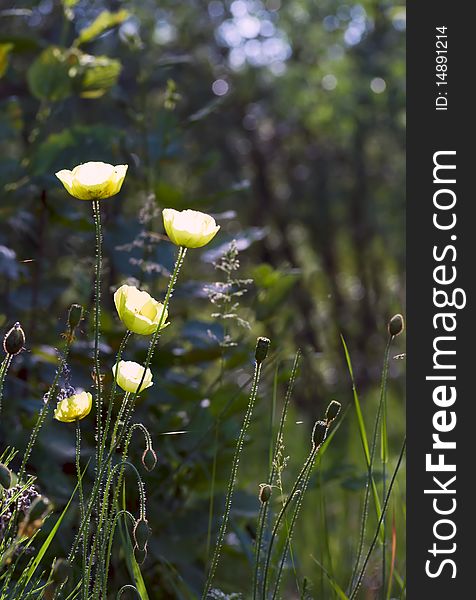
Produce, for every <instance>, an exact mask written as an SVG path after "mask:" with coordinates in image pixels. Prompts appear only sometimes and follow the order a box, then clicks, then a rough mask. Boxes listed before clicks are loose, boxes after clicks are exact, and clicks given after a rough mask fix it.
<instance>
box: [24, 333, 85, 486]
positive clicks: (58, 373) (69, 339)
mask: <svg viewBox="0 0 476 600" xmlns="http://www.w3.org/2000/svg"><path fill="white" fill-rule="evenodd" d="M73 340H74V337H73V336H69V335H67V336H66V343H65V349H64V352H63V356H62V357H61V358H60V364H59V365H58V368H57V369H56V373H55V376H54V379H53V382H52V384H51V386H50V389H49V390H48V393H47V395H46V398H45V399H44V404H43V406H42V407H41V410H40V413H39V415H38V418H37V420H36V423H35V427H34V428H33V431H32V432H31V434H30V439H29V440H28V444H27V447H26V450H25V453H24V454H23V459H22V462H21V466H20V470H19V471H18V481H21V480H22V478H23V476H24V475H25V469H26V465H27V462H28V460H29V459H30V456H31V452H32V450H33V446H34V444H35V442H36V438H37V437H38V433H39V431H40V429H41V427H42V426H43V423H44V422H45V419H46V415H47V414H48V411H49V404H50V401H51V399H52V398H53V396H54V394H55V393H56V388H57V387H58V381H59V378H60V377H61V374H62V373H63V370H64V367H65V366H66V361H67V360H68V355H69V351H70V349H71V345H72V343H73Z"/></svg>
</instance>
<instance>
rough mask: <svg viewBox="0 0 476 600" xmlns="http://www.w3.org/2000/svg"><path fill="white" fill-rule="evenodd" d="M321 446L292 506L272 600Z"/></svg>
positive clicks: (273, 597) (275, 593)
mask: <svg viewBox="0 0 476 600" xmlns="http://www.w3.org/2000/svg"><path fill="white" fill-rule="evenodd" d="M321 446H322V444H321V445H320V446H319V448H317V451H316V453H315V456H314V460H313V461H311V464H310V465H309V467H308V469H307V472H306V473H305V474H304V476H303V483H302V486H301V492H300V494H299V496H298V498H297V500H296V504H295V505H294V510H293V514H292V517H291V523H290V525H289V528H288V531H287V535H286V542H285V545H284V549H283V553H282V555H281V561H280V563H279V567H278V573H277V575H276V584H275V588H274V592H273V595H272V600H275V599H276V596H277V594H278V591H279V585H280V583H281V574H282V572H283V567H284V563H285V561H286V556H287V553H288V549H289V547H290V545H291V540H292V536H293V533H294V526H295V525H296V521H297V518H298V515H299V512H300V510H301V506H302V502H303V499H304V495H305V493H306V490H307V488H308V486H309V481H310V480H311V475H312V471H313V468H314V464H315V462H316V458H317V454H318V452H319V449H320V448H321Z"/></svg>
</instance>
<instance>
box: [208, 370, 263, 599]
mask: <svg viewBox="0 0 476 600" xmlns="http://www.w3.org/2000/svg"><path fill="white" fill-rule="evenodd" d="M261 365H262V362H259V363H258V362H255V370H254V375H253V383H252V386H251V394H250V399H249V402H248V407H247V409H246V413H245V417H244V419H243V425H242V427H241V430H240V434H239V436H238V440H237V443H236V448H235V454H234V456H233V462H232V466H231V475H230V479H229V481H228V488H227V492H226V498H225V509H224V513H223V517H222V522H221V525H220V530H219V532H218V537H217V541H216V545H215V550H214V552H213V557H212V562H211V565H210V569H209V571H208V575H207V579H206V581H205V587H204V589H203V594H202V600H206V598H207V597H208V593H209V591H210V588H211V585H212V582H213V578H214V576H215V572H216V569H217V566H218V562H219V560H220V553H221V549H222V546H223V541H224V539H225V534H226V529H227V526H228V519H229V517H230V510H231V504H232V500H233V491H234V489H235V483H236V476H237V473H238V466H239V463H240V457H241V452H242V450H243V444H244V441H245V436H246V432H247V430H248V427H249V424H250V422H251V417H252V414H253V408H254V405H255V401H256V396H257V395H258V386H259V380H260V376H261Z"/></svg>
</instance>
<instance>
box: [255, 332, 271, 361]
mask: <svg viewBox="0 0 476 600" xmlns="http://www.w3.org/2000/svg"><path fill="white" fill-rule="evenodd" d="M270 343H271V341H270V340H269V339H268V338H266V337H259V338H258V339H257V340H256V350H255V359H256V362H257V363H258V364H260V363H262V362H263V361H264V360H265V358H266V357H267V356H268V349H269V345H270Z"/></svg>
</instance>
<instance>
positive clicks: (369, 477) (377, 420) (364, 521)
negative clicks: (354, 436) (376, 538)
mask: <svg viewBox="0 0 476 600" xmlns="http://www.w3.org/2000/svg"><path fill="white" fill-rule="evenodd" d="M392 339H393V338H392V337H390V338H389V340H388V342H387V345H386V348H385V354H384V367H383V371H382V381H383V379H384V374H385V373H386V366H385V365H386V364H387V363H388V356H389V353H390V344H391V342H392ZM385 389H386V388H385ZM382 407H383V385H382V386H381V393H380V401H379V405H378V409H377V415H376V417H375V423H374V429H373V433H372V444H371V448H370V461H369V464H368V469H367V485H366V488H365V496H364V507H363V513H362V523H361V526H360V535H359V547H358V551H357V557H356V559H355V562H354V567H353V569H352V575H351V578H350V584H349V589H352V587H353V585H354V580H355V577H356V575H357V571H358V569H359V565H360V561H361V559H362V552H363V548H364V541H365V531H366V527H367V518H368V507H369V500H370V489H371V485H372V481H373V468H374V460H375V451H376V448H377V436H378V430H379V425H380V419H381V415H382ZM380 516H381V515H380ZM380 523H381V524H383V520H382V519H380ZM379 527H380V526H379ZM379 531H380V529H379Z"/></svg>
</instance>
